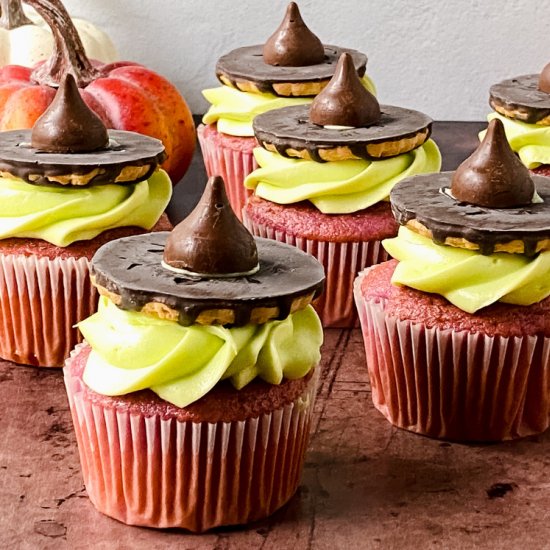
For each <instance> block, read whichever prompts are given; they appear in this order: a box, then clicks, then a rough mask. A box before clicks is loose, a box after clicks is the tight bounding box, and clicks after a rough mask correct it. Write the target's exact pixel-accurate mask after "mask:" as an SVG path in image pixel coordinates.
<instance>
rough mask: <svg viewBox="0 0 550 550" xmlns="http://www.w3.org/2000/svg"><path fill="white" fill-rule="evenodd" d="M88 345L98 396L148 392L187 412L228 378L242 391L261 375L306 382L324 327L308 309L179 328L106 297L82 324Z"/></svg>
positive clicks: (87, 378)
mask: <svg viewBox="0 0 550 550" xmlns="http://www.w3.org/2000/svg"><path fill="white" fill-rule="evenodd" d="M78 327H79V329H80V331H81V332H82V334H83V335H84V338H86V340H87V342H88V343H89V344H90V346H91V347H92V352H91V353H90V356H89V359H88V362H87V364H86V369H85V371H84V382H85V383H86V384H87V385H88V386H89V387H90V388H91V389H92V390H94V391H96V392H98V393H101V394H103V395H124V394H127V393H131V392H134V391H138V390H142V389H145V388H149V389H151V390H152V391H154V392H155V393H156V394H157V395H158V396H159V397H161V398H162V399H164V400H166V401H169V402H170V403H173V404H174V405H176V406H177V407H185V406H187V405H189V404H190V403H193V402H194V401H197V400H198V399H200V398H201V397H202V396H203V395H205V394H206V393H208V392H209V391H210V390H211V389H212V388H213V387H214V386H215V385H216V384H217V383H218V382H219V381H220V380H222V379H225V378H228V379H229V380H230V381H231V383H232V384H233V386H234V387H235V388H237V389H241V388H243V387H244V386H246V385H247V384H248V383H249V382H251V381H252V380H253V379H254V378H256V377H257V376H259V377H260V378H262V379H263V380H265V381H266V382H268V383H270V384H280V383H281V382H282V380H283V378H289V379H297V378H302V377H303V376H305V375H306V374H307V373H308V372H309V371H310V369H311V368H313V367H314V366H315V365H317V363H318V362H319V360H320V356H321V355H320V347H321V344H322V343H323V329H322V327H321V323H320V321H319V318H318V316H317V314H316V313H315V311H314V310H313V308H312V307H311V306H308V307H307V308H305V309H302V310H300V311H297V312H296V313H293V314H291V315H289V316H288V317H287V318H286V319H284V320H282V321H270V322H268V323H265V324H263V325H253V324H249V325H246V326H244V327H237V328H224V327H222V326H219V325H212V326H202V325H192V326H190V327H184V326H182V325H179V324H178V323H176V322H174V321H166V320H162V319H158V318H156V317H152V316H150V315H147V314H144V313H139V312H135V311H126V310H122V309H120V308H118V307H117V306H116V305H114V303H113V302H111V301H110V300H108V299H107V298H105V297H102V298H101V299H100V303H99V308H98V311H97V313H95V314H94V315H92V316H91V317H88V319H85V320H84V321H81V322H80V323H79V325H78Z"/></svg>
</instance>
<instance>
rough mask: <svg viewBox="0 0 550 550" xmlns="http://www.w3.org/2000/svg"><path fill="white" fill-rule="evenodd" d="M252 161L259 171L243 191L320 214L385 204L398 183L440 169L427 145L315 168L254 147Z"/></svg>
mask: <svg viewBox="0 0 550 550" xmlns="http://www.w3.org/2000/svg"><path fill="white" fill-rule="evenodd" d="M254 157H255V158H256V162H257V163H258V165H259V166H260V168H258V169H257V170H254V171H253V172H252V173H251V174H249V175H248V176H247V178H246V179H245V181H244V185H245V187H248V188H249V189H254V193H255V194H256V195H258V196H259V197H262V198H264V199H266V200H269V201H271V202H275V203H278V204H292V203H296V202H300V201H303V200H309V201H311V202H312V203H313V204H314V205H315V206H316V207H317V208H318V209H319V210H320V211H321V212H323V213H325V214H347V213H350V212H357V211H358V210H362V209H364V208H368V207H369V206H372V205H373V204H375V203H377V202H379V201H381V200H384V199H386V198H387V197H388V196H389V194H390V191H391V190H392V188H393V186H394V185H395V184H396V183H397V182H398V181H400V180H402V179H403V178H407V177H410V176H414V175H416V174H424V173H429V172H438V171H439V170H440V168H441V154H440V153H439V149H438V148H437V145H436V144H435V143H434V142H433V141H432V140H428V141H427V142H426V143H425V144H424V145H422V146H421V147H418V148H416V149H414V150H413V151H411V152H409V153H405V154H403V155H398V156H396V157H392V158H388V159H384V160H373V161H368V160H341V161H335V162H324V163H320V162H315V161H312V160H303V159H289V158H286V157H282V156H281V155H278V154H277V153H272V152H270V151H267V150H265V149H262V148H259V147H258V148H256V149H254Z"/></svg>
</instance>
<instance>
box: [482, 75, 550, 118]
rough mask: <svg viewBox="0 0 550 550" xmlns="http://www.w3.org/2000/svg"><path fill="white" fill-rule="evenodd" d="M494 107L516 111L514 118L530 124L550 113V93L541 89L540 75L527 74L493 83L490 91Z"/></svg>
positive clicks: (491, 103)
mask: <svg viewBox="0 0 550 550" xmlns="http://www.w3.org/2000/svg"><path fill="white" fill-rule="evenodd" d="M489 95H490V97H489V104H490V105H491V107H493V109H495V110H497V111H498V108H499V107H500V108H502V109H505V110H507V111H515V112H516V113H515V115H514V118H516V119H518V120H521V121H523V122H528V123H529V124H537V122H538V121H540V120H542V119H543V118H546V117H547V116H548V115H550V94H549V93H547V92H543V91H541V90H539V75H538V74H526V75H522V76H516V77H515V78H510V79H508V80H503V81H502V82H499V83H498V84H493V86H491V89H490V91H489Z"/></svg>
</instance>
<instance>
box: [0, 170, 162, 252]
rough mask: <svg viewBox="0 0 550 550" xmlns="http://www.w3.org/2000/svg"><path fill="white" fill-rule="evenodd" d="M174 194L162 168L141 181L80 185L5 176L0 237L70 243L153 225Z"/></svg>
mask: <svg viewBox="0 0 550 550" xmlns="http://www.w3.org/2000/svg"><path fill="white" fill-rule="evenodd" d="M171 194H172V184H171V183H170V178H169V177H168V174H166V172H165V171H164V170H157V171H156V172H155V173H154V174H153V175H152V176H151V177H150V178H149V179H148V180H145V181H141V182H139V183H134V184H128V185H122V184H114V183H113V184H107V185H95V186H90V187H82V188H77V187H70V188H68V187H59V186H43V185H32V184H30V183H26V182H24V181H23V180H20V179H16V178H9V177H2V178H0V239H6V238H8V237H28V238H34V239H42V240H44V241H48V242H50V243H52V244H54V245H56V246H68V245H70V244H71V243H73V242H75V241H80V240H89V239H93V238H94V237H96V236H97V235H99V234H100V233H102V232H103V231H106V230H108V229H114V228H115V227H129V226H138V227H143V228H144V229H151V227H153V226H154V225H155V223H156V222H157V221H158V219H159V218H160V216H161V214H162V213H163V212H164V209H165V208H166V206H167V205H168V202H169V200H170V197H171Z"/></svg>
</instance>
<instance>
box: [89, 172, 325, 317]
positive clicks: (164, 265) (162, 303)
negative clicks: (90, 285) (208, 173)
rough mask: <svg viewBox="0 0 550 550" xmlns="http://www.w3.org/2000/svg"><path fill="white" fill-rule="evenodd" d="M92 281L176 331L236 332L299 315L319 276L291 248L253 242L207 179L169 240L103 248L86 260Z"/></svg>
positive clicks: (215, 182)
mask: <svg viewBox="0 0 550 550" xmlns="http://www.w3.org/2000/svg"><path fill="white" fill-rule="evenodd" d="M188 220H191V221H192V220H195V221H196V220H203V222H204V223H202V225H201V224H197V223H190V222H188ZM218 229H219V231H218ZM243 232H245V233H246V235H244V236H243V235H241V233H243ZM233 237H235V238H233ZM92 280H93V281H94V284H95V286H96V287H97V288H98V290H99V292H100V294H103V295H106V296H108V297H109V298H110V299H111V301H112V302H114V303H115V304H117V305H118V307H120V308H122V309H130V310H135V311H143V312H146V313H149V314H152V315H156V316H158V317H160V318H163V319H170V320H174V321H178V322H179V323H180V324H182V325H191V324H193V323H198V324H222V325H230V326H241V325H245V324H247V323H257V324H258V323H265V322H267V321H268V320H271V319H284V318H286V317H287V316H288V315H289V314H290V313H293V312H295V311H298V310H300V309H303V308H304V307H306V306H307V305H308V304H309V303H310V302H311V301H312V299H313V298H314V297H316V296H317V295H318V294H320V292H321V290H322V287H323V281H324V272H323V268H322V266H321V265H320V264H319V263H318V262H317V261H316V260H315V259H314V258H312V257H311V256H309V255H307V254H305V253H303V252H301V251H300V250H297V249H296V248H294V247H291V246H289V245H285V244H281V243H278V242H275V241H271V240H268V239H261V238H257V239H254V238H252V236H251V235H250V234H249V233H248V231H246V230H245V229H244V227H243V226H242V225H241V223H240V222H239V221H238V219H237V217H236V216H235V214H234V213H233V211H232V210H231V207H230V206H229V203H228V200H227V195H226V193H225V189H224V185H223V180H222V179H221V178H219V177H217V178H216V177H213V178H210V179H209V181H208V183H207V185H206V189H205V192H204V195H203V197H202V199H201V201H200V202H199V204H198V205H197V207H196V208H195V210H194V211H193V212H192V213H191V214H190V216H189V217H188V218H187V219H186V220H184V221H183V222H181V224H180V225H179V226H176V228H175V229H174V231H173V232H172V233H171V234H169V233H156V234H151V235H140V236H137V237H135V238H134V237H129V238H125V239H120V240H118V241H114V242H111V243H108V244H107V245H105V246H104V247H102V248H101V249H100V250H99V251H98V252H97V254H96V255H95V256H94V258H93V261H92Z"/></svg>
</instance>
